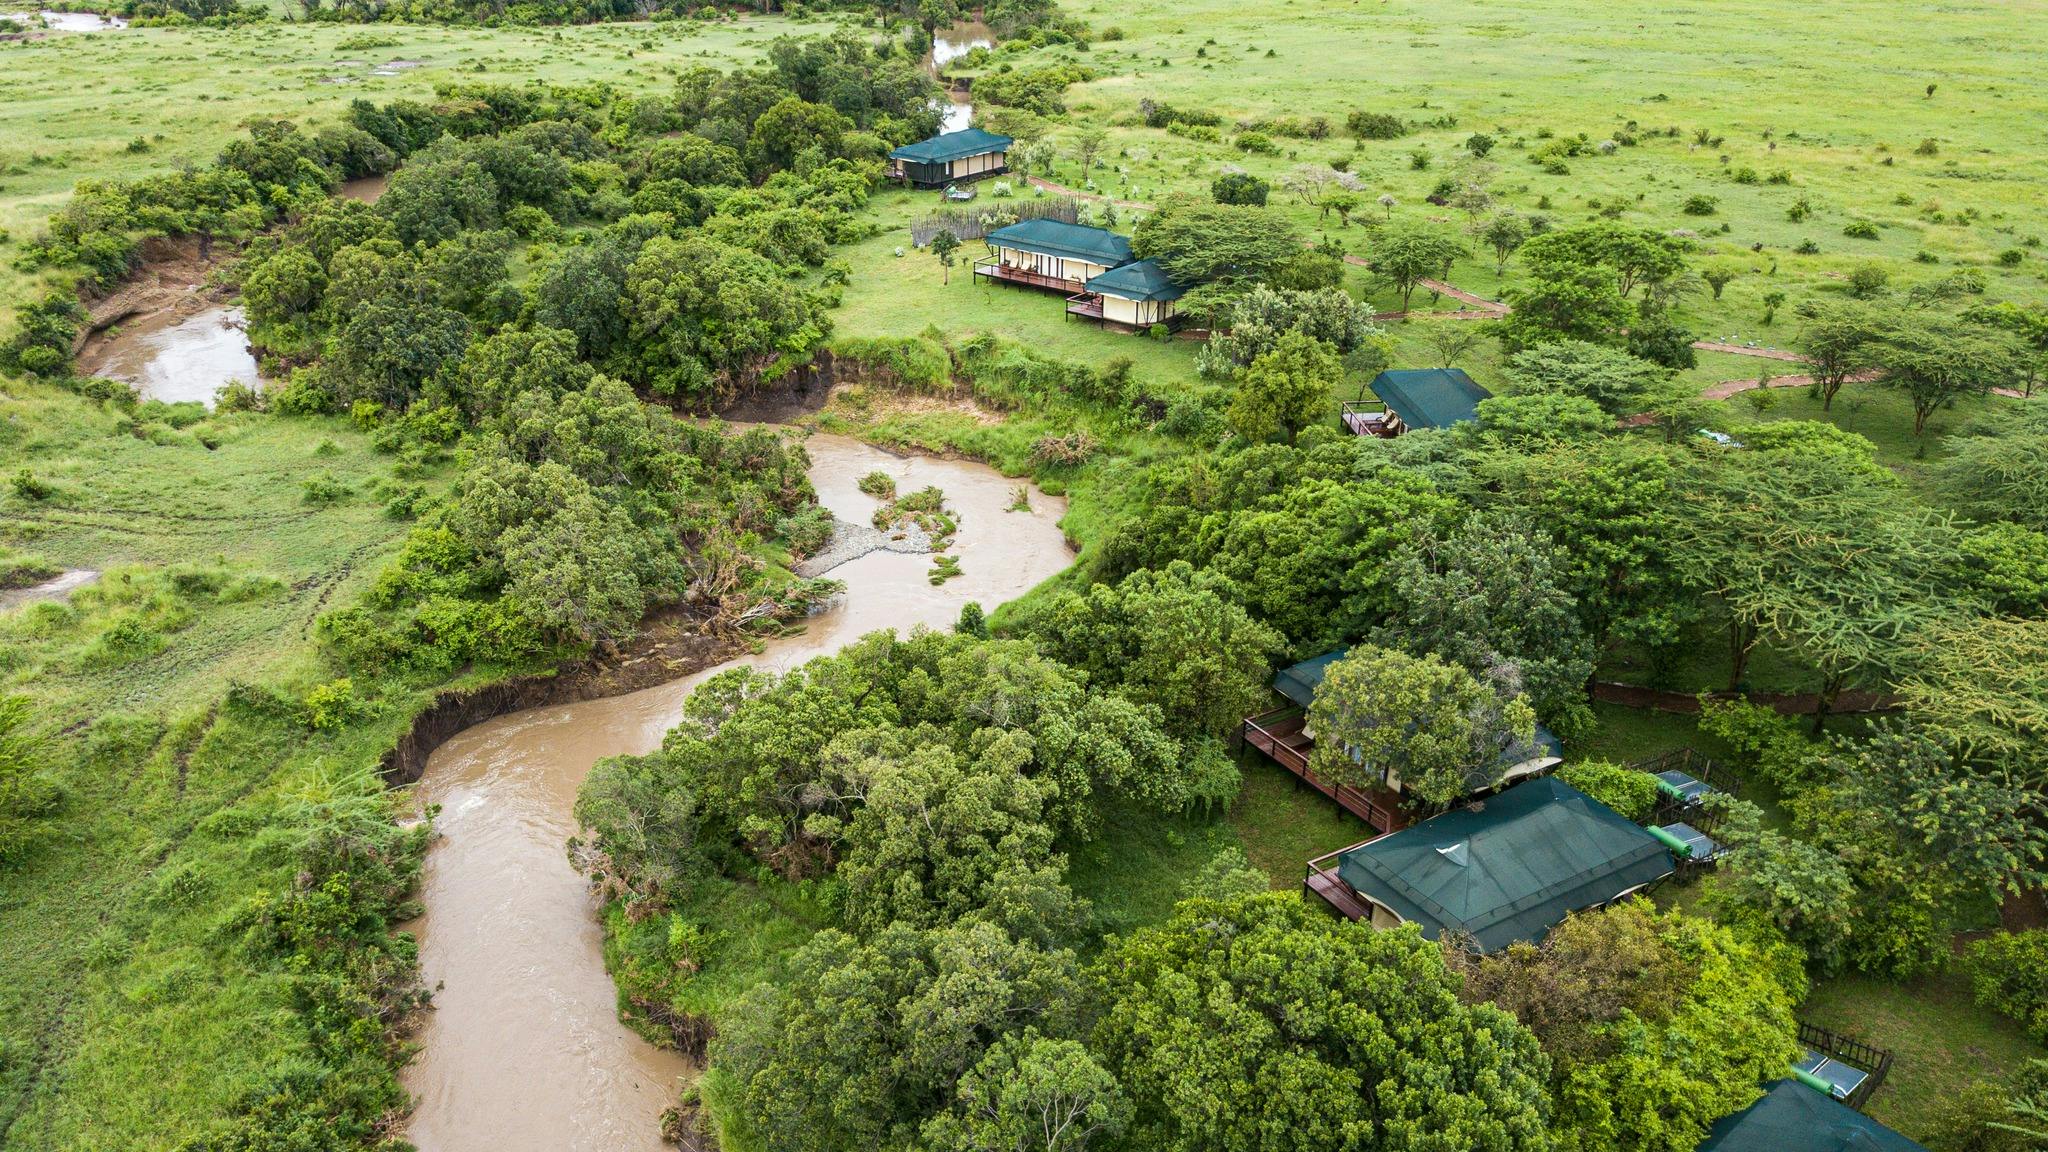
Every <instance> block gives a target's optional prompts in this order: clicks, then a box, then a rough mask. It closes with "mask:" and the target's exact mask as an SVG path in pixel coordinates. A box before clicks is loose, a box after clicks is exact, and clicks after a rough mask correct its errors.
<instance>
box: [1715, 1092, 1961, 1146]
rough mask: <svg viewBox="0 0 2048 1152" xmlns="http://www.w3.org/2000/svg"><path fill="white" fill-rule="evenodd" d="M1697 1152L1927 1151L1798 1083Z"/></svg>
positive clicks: (1721, 1124)
mask: <svg viewBox="0 0 2048 1152" xmlns="http://www.w3.org/2000/svg"><path fill="white" fill-rule="evenodd" d="M1698 1152H1927V1149H1926V1148H1924V1147H1922V1146H1921V1145H1919V1144H1915V1143H1914V1142H1913V1141H1911V1140H1908V1139H1906V1138H1905V1137H1904V1136H1901V1135H1899V1134H1898V1133H1897V1132H1894V1131H1892V1130H1891V1129H1889V1128H1887V1127H1885V1126H1884V1125H1882V1124H1879V1123H1878V1122H1877V1121H1875V1120H1872V1119H1871V1118H1870V1117H1868V1116H1865V1115H1864V1114H1863V1113H1861V1112H1858V1111H1856V1110H1855V1109H1853V1108H1850V1107H1848V1106H1846V1105H1844V1104H1840V1103H1837V1102H1836V1101H1834V1100H1832V1099H1830V1098H1829V1097H1828V1096H1827V1095H1826V1094H1824V1093H1821V1092H1817V1091H1815V1090H1814V1089H1812V1088H1808V1087H1807V1086H1806V1085H1804V1084H1801V1083H1799V1082H1798V1081H1797V1080H1780V1081H1777V1082H1776V1083H1774V1084H1772V1085H1771V1086H1770V1089H1769V1090H1768V1091H1766V1092H1765V1093H1764V1095H1763V1098H1762V1099H1760V1100H1758V1101H1757V1102H1756V1103H1754V1104H1751V1105H1750V1106H1749V1107H1747V1108H1745V1109H1743V1110H1742V1111H1740V1112H1737V1113H1736V1114H1735V1115H1733V1116H1724V1117H1722V1118H1721V1119H1720V1120H1719V1121H1718V1122H1716V1123H1715V1125H1714V1127H1713V1128H1712V1129H1711V1130H1710V1131H1708V1133H1707V1138H1706V1140H1705V1141H1704V1142H1703V1143H1701V1144H1700V1146H1699V1150H1698Z"/></svg>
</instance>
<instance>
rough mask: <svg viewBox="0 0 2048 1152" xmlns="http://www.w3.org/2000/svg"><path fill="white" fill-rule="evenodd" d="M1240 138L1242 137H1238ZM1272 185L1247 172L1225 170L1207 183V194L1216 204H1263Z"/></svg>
mask: <svg viewBox="0 0 2048 1152" xmlns="http://www.w3.org/2000/svg"><path fill="white" fill-rule="evenodd" d="M1239 139H1240V140H1242V139H1243V138H1242V137H1239ZM1271 191H1272V186H1271V185H1269V184H1267V183H1266V182H1265V181H1264V180H1261V179H1259V178H1258V177H1257V176H1253V175H1252V174H1251V173H1249V172H1226V173H1224V174H1223V175H1221V176H1218V177H1217V178H1216V179H1214V180H1212V181H1210V183H1209V195H1210V196H1211V197H1213V198H1214V199H1215V201H1216V202H1217V203H1218V204H1254V205H1261V206H1263V205H1264V204H1265V203H1266V196H1267V194H1268V193H1269V192H1271Z"/></svg>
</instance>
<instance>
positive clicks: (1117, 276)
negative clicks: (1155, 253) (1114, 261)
mask: <svg viewBox="0 0 2048 1152" xmlns="http://www.w3.org/2000/svg"><path fill="white" fill-rule="evenodd" d="M1086 287H1087V289H1088V290H1089V291H1090V292H1096V293H1100V294H1101V295H1104V296H1116V297H1119V298H1120V299H1124V300H1178V299H1180V298H1181V297H1182V296H1184V295H1186V294H1187V289H1185V288H1183V287H1181V286H1180V285H1178V284H1175V283H1174V282H1173V277H1171V276H1168V275H1167V274H1166V269H1164V268H1161V267H1160V266H1159V263H1158V262H1157V261H1155V260H1133V261H1131V262H1130V263H1129V264H1126V265H1124V266H1123V267H1121V268H1111V269H1110V270H1109V271H1107V272H1104V273H1103V274H1102V275H1100V276H1097V277H1095V278H1094V279H1092V280H1090V281H1088V283H1087V285H1086Z"/></svg>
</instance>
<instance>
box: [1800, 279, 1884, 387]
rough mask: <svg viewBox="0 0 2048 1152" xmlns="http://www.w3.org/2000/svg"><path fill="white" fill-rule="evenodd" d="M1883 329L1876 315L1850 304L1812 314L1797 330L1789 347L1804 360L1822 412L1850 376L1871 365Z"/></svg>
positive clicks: (1880, 320)
mask: <svg viewBox="0 0 2048 1152" xmlns="http://www.w3.org/2000/svg"><path fill="white" fill-rule="evenodd" d="M1886 326H1887V322H1886V320H1885V319H1884V318H1883V317H1882V315H1881V314H1880V313H1878V312H1875V311H1873V310H1871V309H1869V308H1865V307H1861V306H1859V305H1854V304H1837V305H1834V306H1831V307H1824V308H1821V309H1818V310H1817V311H1815V312H1814V314H1813V316H1812V317H1811V318H1810V319H1808V320H1807V322H1806V326H1805V327H1803V328H1801V329H1800V330H1799V336H1798V338H1797V339H1796V340H1795V341H1794V342H1793V347H1795V348H1797V349H1798V350H1799V354H1800V355H1802V356H1804V357H1806V362H1807V364H1808V366H1809V367H1808V370H1809V371H1811V372H1812V373H1813V382H1814V383H1815V384H1816V385H1818V386H1819V388H1820V401H1821V403H1820V406H1821V410H1822V411H1828V410H1831V409H1832V408H1833V407H1834V404H1835V393H1837V392H1840V391H1841V390H1842V385H1843V384H1844V383H1846V382H1847V381H1848V380H1849V378H1850V377H1851V376H1856V375H1859V374H1861V373H1863V372H1867V371H1869V370H1870V369H1871V367H1872V366H1873V365H1874V364H1875V360H1874V359H1873V352H1874V348H1873V345H1874V344H1875V343H1876V342H1877V340H1878V338H1879V336H1880V335H1881V334H1882V333H1883V332H1884V330H1885V328H1886Z"/></svg>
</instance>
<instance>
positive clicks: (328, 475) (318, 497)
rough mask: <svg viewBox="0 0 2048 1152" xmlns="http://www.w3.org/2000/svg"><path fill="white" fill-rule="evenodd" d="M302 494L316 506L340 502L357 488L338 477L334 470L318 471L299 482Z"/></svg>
mask: <svg viewBox="0 0 2048 1152" xmlns="http://www.w3.org/2000/svg"><path fill="white" fill-rule="evenodd" d="M299 491H300V496H301V498H302V499H304V500H305V502H306V503H308V504H311V505H313V506H314V507H316V508H324V507H326V506H327V505H330V504H338V503H340V502H341V501H343V500H346V499H348V498H349V497H350V496H351V495H353V494H354V492H355V489H353V488H350V487H349V486H348V484H347V483H345V482H343V481H342V480H340V479H338V478H337V477H336V476H335V475H334V473H332V472H317V473H315V474H313V475H311V476H308V477H306V478H305V480H303V481H301V482H300V484H299Z"/></svg>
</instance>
